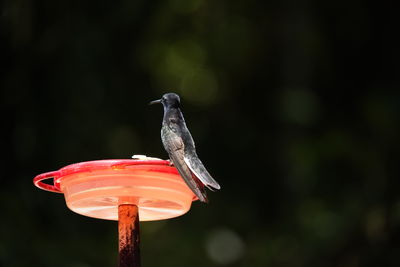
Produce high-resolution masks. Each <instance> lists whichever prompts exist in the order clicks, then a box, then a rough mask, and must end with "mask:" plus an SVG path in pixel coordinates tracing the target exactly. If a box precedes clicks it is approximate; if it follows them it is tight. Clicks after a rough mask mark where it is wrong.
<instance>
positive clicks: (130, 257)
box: [118, 204, 140, 267]
mask: <svg viewBox="0 0 400 267" xmlns="http://www.w3.org/2000/svg"><path fill="white" fill-rule="evenodd" d="M118 234H119V265H118V266H119V267H140V249H139V243H140V242H139V241H140V239H139V213H138V207H137V206H136V205H133V204H122V205H119V206H118Z"/></svg>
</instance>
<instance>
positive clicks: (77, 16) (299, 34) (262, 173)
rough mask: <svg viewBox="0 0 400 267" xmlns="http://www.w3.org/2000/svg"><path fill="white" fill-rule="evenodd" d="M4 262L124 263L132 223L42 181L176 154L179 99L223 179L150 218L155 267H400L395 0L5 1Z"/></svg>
mask: <svg viewBox="0 0 400 267" xmlns="http://www.w3.org/2000/svg"><path fill="white" fill-rule="evenodd" d="M0 5H1V10H0V11H1V15H0V23H1V31H0V39H1V40H2V41H1V42H0V47H1V48H2V49H1V50H2V53H1V60H0V62H1V80H0V88H1V96H0V103H1V113H2V125H3V131H2V133H3V138H2V140H3V145H2V147H3V155H4V156H3V160H2V174H1V176H2V179H1V181H2V185H1V187H0V188H1V189H0V190H1V191H0V192H1V196H0V209H1V211H2V216H1V227H0V265H1V266H60V267H63V266H68V267H70V266H71V267H86V266H115V265H116V262H117V224H116V223H115V222H109V221H100V220H95V219H91V218H85V217H82V216H80V215H77V214H74V213H72V212H71V211H69V210H68V209H67V208H66V206H65V203H64V201H63V197H62V196H61V195H56V194H50V193H46V192H43V191H40V190H38V189H37V188H35V187H34V186H33V185H32V178H33V177H34V176H35V175H37V174H39V173H42V172H46V171H50V170H55V169H58V168H60V167H63V166H65V165H67V164H70V163H74V162H80V161H87V160H94V159H107V158H129V157H130V156H131V155H133V154H146V155H149V156H155V157H161V158H166V157H167V155H166V153H165V152H164V150H163V148H162V145H161V141H160V137H159V130H160V122H161V118H162V110H161V108H160V107H148V106H147V103H148V102H149V101H150V100H153V99H157V98H159V97H160V96H161V95H162V94H163V93H165V92H169V91H174V92H177V93H179V94H180V95H181V98H182V101H183V110H184V113H185V116H186V121H187V124H188V126H189V128H190V129H191V132H192V135H193V137H194V139H195V140H196V145H197V147H198V153H199V155H200V157H201V158H202V160H203V161H204V163H205V164H206V166H207V167H208V169H209V171H210V172H211V173H212V174H213V176H214V177H215V178H216V179H217V180H218V181H219V182H220V183H221V185H222V190H221V191H220V192H217V193H210V198H211V203H210V204H209V205H203V204H200V203H194V204H193V207H192V209H191V211H190V212H189V213H188V214H186V215H184V216H182V217H180V218H176V219H171V220H168V221H159V222H144V223H142V224H141V231H142V232H141V233H142V247H141V250H142V261H143V266H149V267H150V266H324V267H327V266H328V267H329V266H343V267H357V266H399V265H400V260H399V256H398V255H399V253H400V242H399V238H400V195H399V193H398V192H399V168H398V166H399V157H398V154H399V153H398V151H399V148H400V145H399V125H400V124H399V122H400V121H399V118H400V108H399V107H400V92H399V90H398V89H399V75H398V74H399V73H398V61H399V49H398V48H399V43H398V41H395V40H397V38H395V37H396V35H397V34H396V33H397V32H398V29H397V28H396V27H395V25H396V22H397V20H396V19H395V18H396V17H397V14H396V15H395V10H397V9H395V8H394V7H393V6H391V4H390V3H386V2H379V3H378V2H375V3H372V2H365V1H357V0H351V1H335V2H323V1H305V0H303V1H290V0H287V1H275V2H273V1H205V0H187V1H180V0H167V1H127V0H123V1H114V2H106V1H97V2H84V1H63V0H61V1H46V0H45V1H30V0H12V1H11V0H5V1H3V2H2V3H1V4H0Z"/></svg>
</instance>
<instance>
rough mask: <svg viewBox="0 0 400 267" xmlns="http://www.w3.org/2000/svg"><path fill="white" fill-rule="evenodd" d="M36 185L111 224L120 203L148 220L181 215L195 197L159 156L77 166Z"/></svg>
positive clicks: (40, 179)
mask: <svg viewBox="0 0 400 267" xmlns="http://www.w3.org/2000/svg"><path fill="white" fill-rule="evenodd" d="M49 179H52V183H45V182H44V181H45V180H49ZM33 183H34V184H35V186H37V187H38V188H40V189H43V190H46V191H50V192H55V193H63V194H64V196H65V199H66V203H67V206H68V207H69V208H70V209H71V210H73V211H74V212H77V213H79V214H82V215H85V216H89V217H94V218H100V219H109V220H118V206H119V205H121V204H134V205H137V206H138V207H139V213H140V220H143V221H146V220H160V219H167V218H172V217H176V216H180V215H182V214H184V213H186V212H187V211H188V210H189V209H190V206H191V202H192V201H193V200H195V199H197V198H196V197H195V196H194V194H193V193H192V191H191V190H190V189H189V187H187V185H186V183H185V182H184V181H183V179H182V178H181V177H180V175H179V173H178V171H177V169H176V168H175V167H173V166H171V164H170V162H169V161H167V160H161V159H155V158H147V159H111V160H95V161H87V162H81V163H75V164H71V165H68V166H65V167H63V168H61V169H59V170H57V171H52V172H46V173H43V174H40V175H38V176H36V177H35V178H34V179H33Z"/></svg>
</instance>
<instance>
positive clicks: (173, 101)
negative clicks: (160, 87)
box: [149, 93, 181, 108]
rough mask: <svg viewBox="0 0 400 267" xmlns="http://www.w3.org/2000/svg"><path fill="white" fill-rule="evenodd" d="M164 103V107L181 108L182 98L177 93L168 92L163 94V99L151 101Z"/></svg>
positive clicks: (152, 102) (151, 103)
mask: <svg viewBox="0 0 400 267" xmlns="http://www.w3.org/2000/svg"><path fill="white" fill-rule="evenodd" d="M159 103H161V104H163V106H164V107H171V108H179V105H180V103H181V99H180V98H179V95H177V94H175V93H167V94H164V95H163V96H162V98H161V99H158V100H154V101H151V102H150V103H149V104H150V105H153V104H159Z"/></svg>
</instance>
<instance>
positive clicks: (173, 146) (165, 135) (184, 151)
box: [150, 93, 221, 202]
mask: <svg viewBox="0 0 400 267" xmlns="http://www.w3.org/2000/svg"><path fill="white" fill-rule="evenodd" d="M157 103H161V104H163V106H164V118H163V122H162V127H161V140H162V143H163V145H164V148H165V150H166V151H167V152H168V154H169V157H170V159H171V160H172V162H173V164H174V165H175V167H176V168H177V169H178V172H179V174H180V175H181V176H182V177H183V179H184V180H185V182H186V184H187V185H188V186H189V188H190V189H191V190H192V191H193V193H194V194H195V195H196V196H197V197H198V198H199V200H200V201H201V202H208V199H207V194H206V191H205V189H204V186H206V187H207V188H209V189H210V190H212V191H214V190H217V189H220V188H221V187H220V185H219V184H218V183H217V181H215V180H214V179H213V178H212V177H211V175H210V174H209V173H208V171H207V170H206V168H205V167H204V165H203V163H202V162H201V161H200V159H199V157H198V156H197V153H196V148H195V145H194V141H193V138H192V136H191V135H190V132H189V130H188V128H187V127H186V123H185V119H184V118H183V115H182V112H181V110H180V98H179V96H178V95H177V94H174V93H168V94H165V95H163V96H162V98H161V99H159V100H155V101H152V102H150V104H157Z"/></svg>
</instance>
